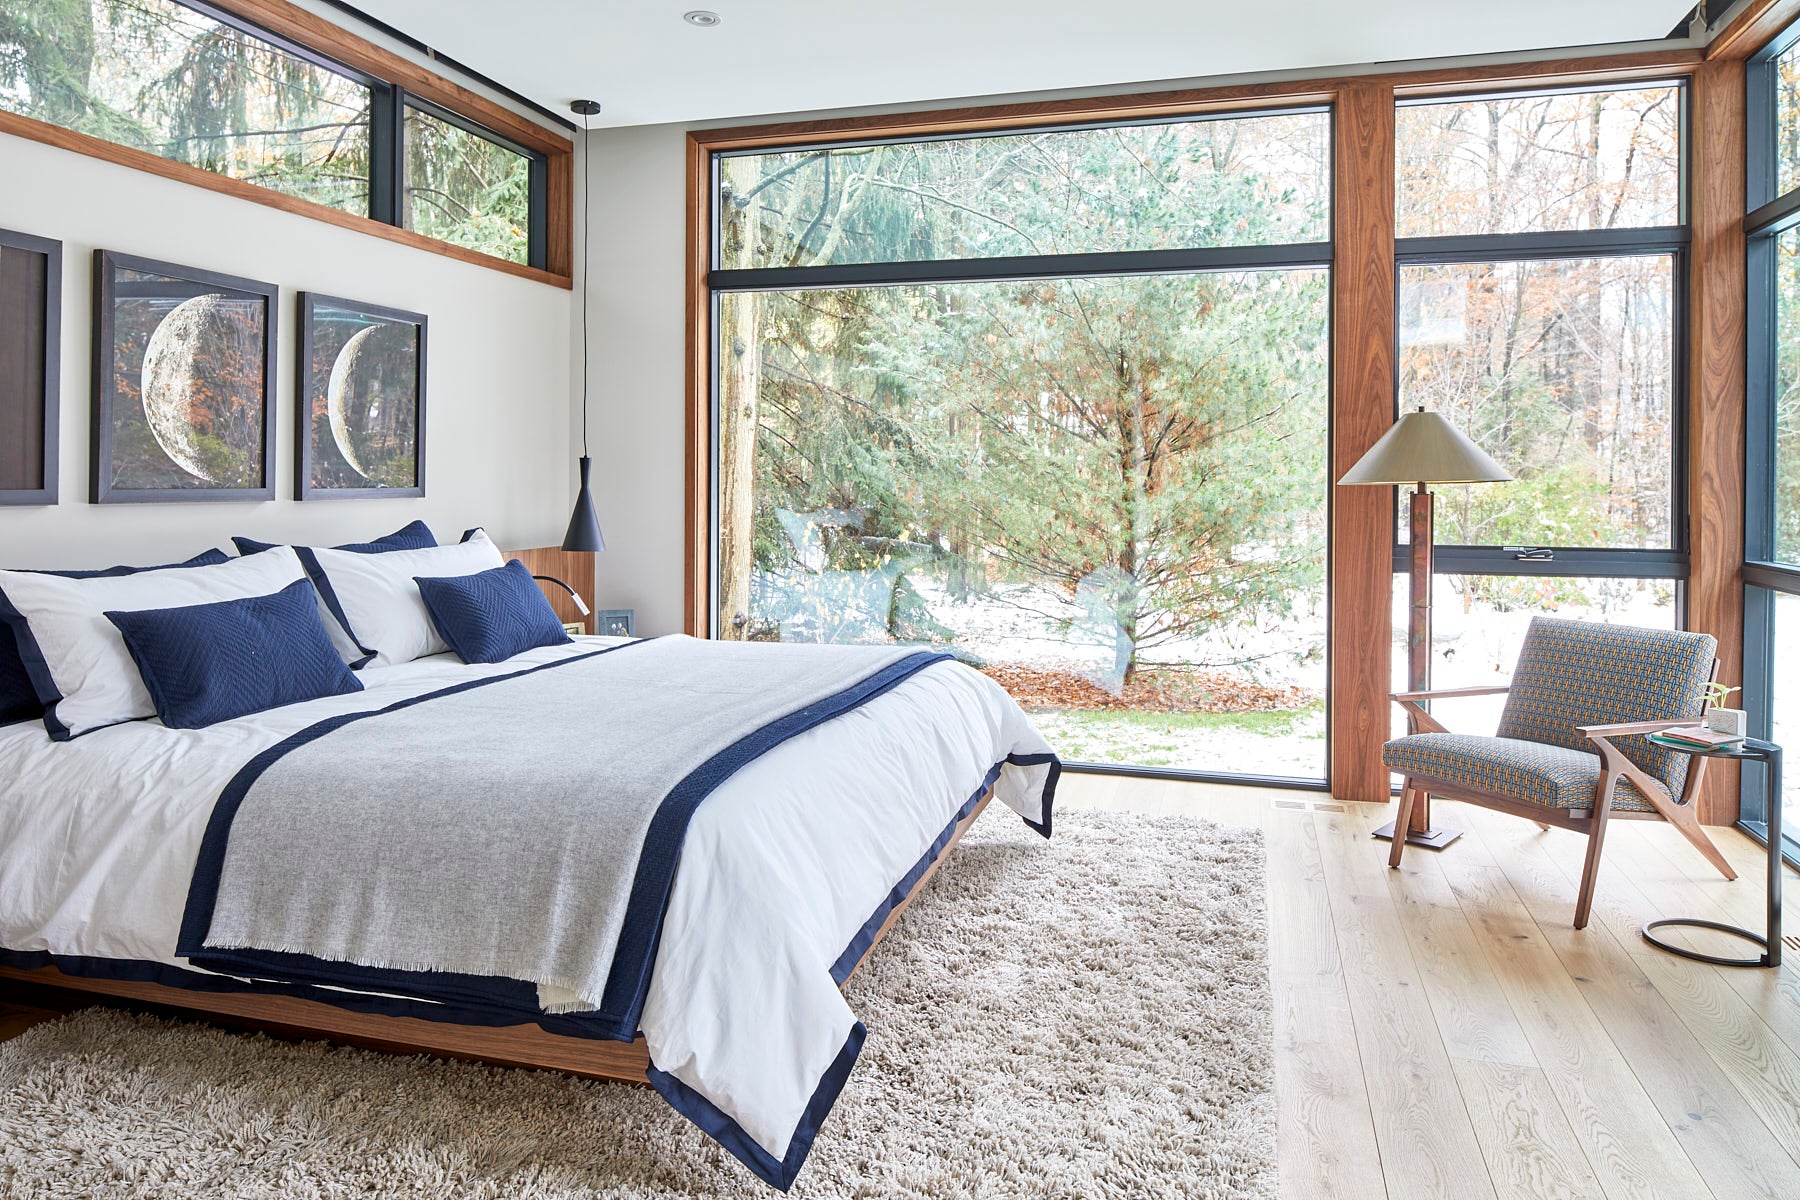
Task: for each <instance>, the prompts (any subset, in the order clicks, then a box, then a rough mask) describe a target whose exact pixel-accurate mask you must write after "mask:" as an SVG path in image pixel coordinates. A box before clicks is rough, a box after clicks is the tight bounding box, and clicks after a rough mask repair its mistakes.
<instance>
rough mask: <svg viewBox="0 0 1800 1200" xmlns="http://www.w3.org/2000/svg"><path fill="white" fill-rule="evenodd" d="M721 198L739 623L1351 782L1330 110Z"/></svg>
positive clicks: (1040, 147) (804, 162) (1195, 762)
mask: <svg viewBox="0 0 1800 1200" xmlns="http://www.w3.org/2000/svg"><path fill="white" fill-rule="evenodd" d="M713 178H714V188H715V194H714V201H715V202H714V205H713V211H714V213H715V214H716V221H715V226H714V229H713V240H714V245H713V252H712V258H713V261H712V264H711V266H712V270H711V271H710V273H709V282H710V286H711V289H712V296H713V327H712V328H713V333H714V344H713V349H712V353H713V359H714V366H715V374H714V405H715V413H714V418H715V419H714V422H713V430H714V445H713V453H714V456H715V458H714V480H715V489H714V505H713V508H714V511H713V514H712V528H713V535H714V552H715V557H714V562H713V572H712V595H711V598H710V599H711V605H710V608H711V631H712V633H713V634H714V635H715V636H719V637H725V638H744V639H759V640H770V641H774V640H781V641H808V642H863V643H868V642H911V643H921V644H929V645H935V646H941V647H944V648H946V649H949V650H951V651H952V652H954V653H956V654H957V655H959V656H960V657H962V658H964V659H965V660H966V661H968V662H970V663H972V664H974V665H976V666H977V667H979V668H980V669H981V670H983V671H985V672H986V673H988V674H989V675H990V676H992V677H993V678H994V679H995V680H997V681H998V682H999V683H1000V684H1001V685H1002V686H1004V687H1006V688H1007V689H1008V690H1009V691H1011V692H1012V693H1013V695H1015V696H1016V697H1018V698H1019V699H1020V701H1021V702H1022V703H1024V704H1025V705H1026V706H1027V707H1028V708H1030V709H1031V710H1032V711H1033V713H1034V716H1035V717H1036V719H1037V720H1038V723H1039V724H1040V726H1041V727H1042V728H1043V729H1044V730H1045V732H1046V734H1047V735H1048V736H1050V737H1051V738H1052V740H1053V741H1055V742H1056V744H1057V746H1058V748H1059V749H1060V750H1061V751H1062V752H1063V754H1064V756H1065V757H1066V758H1068V759H1071V760H1083V761H1087V762H1092V763H1098V764H1112V765H1129V766H1134V767H1144V768H1152V769H1165V770H1176V771H1193V772H1204V773H1213V774H1220V775H1247V776H1263V777H1276V778H1286V779H1305V780H1321V779H1323V778H1324V776H1325V769H1326V762H1325V754H1326V749H1325V747H1326V743H1325V736H1324V734H1325V707H1324V701H1325V688H1326V653H1325V649H1326V647H1325V642H1326V634H1327V616H1326V604H1325V562H1326V558H1325V555H1326V533H1327V529H1326V520H1327V503H1328V490H1329V479H1328V456H1329V429H1330V405H1329V368H1330V354H1329V340H1330V339H1329V328H1330V262H1331V245H1330V242H1331V213H1330V197H1331V116H1330V113H1329V111H1327V110H1324V109H1320V108H1302V109H1287V110H1281V111H1271V112H1258V113H1237V114H1231V115H1229V116H1216V117H1206V118H1190V119H1179V120H1156V121H1146V122H1139V123H1131V124H1108V125H1090V126H1077V127H1064V128H1056V129H1035V130H1029V131H1010V132H1001V133H994V134H984V135H975V136H968V135H965V136H956V137H944V138H931V139H909V140H893V141H879V142H869V143H861V144H853V145H847V144H832V145H819V146H799V147H787V148H783V149H780V150H778V151H772V152H771V151H756V152H749V153H724V154H718V155H716V156H715V157H714V159H713Z"/></svg>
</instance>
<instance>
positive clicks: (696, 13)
mask: <svg viewBox="0 0 1800 1200" xmlns="http://www.w3.org/2000/svg"><path fill="white" fill-rule="evenodd" d="M681 19H682V20H684V21H686V22H687V23H688V24H689V25H697V26H699V27H700V28H701V29H711V28H712V27H713V26H714V25H717V24H718V23H719V14H718V13H716V12H713V11H712V10H711V9H707V8H696V9H694V10H693V11H692V12H684V13H682V14H681Z"/></svg>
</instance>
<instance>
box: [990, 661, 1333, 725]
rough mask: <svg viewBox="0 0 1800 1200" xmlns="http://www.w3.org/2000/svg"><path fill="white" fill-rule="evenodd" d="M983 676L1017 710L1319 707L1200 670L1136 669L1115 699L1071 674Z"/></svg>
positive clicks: (993, 671)
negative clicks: (1003, 691)
mask: <svg viewBox="0 0 1800 1200" xmlns="http://www.w3.org/2000/svg"><path fill="white" fill-rule="evenodd" d="M981 672H982V674H984V675H986V676H987V677H988V678H990V679H992V680H993V681H994V682H995V683H998V684H999V685H1000V686H1001V687H1003V688H1005V689H1006V690H1007V692H1008V693H1010V694H1011V696H1012V698H1013V699H1015V700H1017V701H1018V702H1019V704H1020V706H1021V707H1023V708H1026V709H1033V708H1053V709H1070V708H1073V709H1086V710H1102V711H1109V712H1162V713H1236V712H1287V711H1291V710H1293V709H1296V708H1304V707H1306V706H1307V705H1309V704H1314V703H1316V702H1317V701H1318V698H1319V697H1318V694H1317V693H1315V692H1313V691H1310V690H1308V689H1307V688H1302V687H1270V686H1267V685H1264V684H1258V683H1251V682H1248V681H1246V680H1243V679H1237V678H1234V677H1233V676H1231V675H1228V674H1226V673H1225V672H1223V671H1208V670H1204V669H1200V668H1193V667H1188V668H1168V667H1163V668H1140V669H1139V670H1138V672H1137V674H1136V675H1135V676H1134V677H1133V678H1132V680H1131V682H1130V683H1128V684H1126V685H1125V688H1124V689H1123V691H1121V692H1119V693H1117V694H1114V693H1113V692H1112V691H1109V690H1108V689H1107V688H1105V687H1102V686H1101V685H1100V684H1098V683H1096V682H1095V681H1093V680H1092V679H1089V678H1087V677H1085V676H1083V675H1079V674H1077V673H1075V672H1073V671H1062V670H1044V669H1041V668H1037V667H1022V666H1016V665H1013V664H1010V663H989V664H988V665H986V666H984V667H982V668H981Z"/></svg>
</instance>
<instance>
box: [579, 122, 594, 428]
mask: <svg viewBox="0 0 1800 1200" xmlns="http://www.w3.org/2000/svg"><path fill="white" fill-rule="evenodd" d="M593 153H594V145H593V129H592V127H591V126H590V124H589V117H588V114H587V113H583V114H581V457H583V458H587V457H588V289H589V288H590V287H591V286H592V284H591V283H590V281H589V279H588V265H589V264H590V263H592V262H593V260H594V256H593V252H592V250H591V249H590V248H589V241H590V239H591V238H592V237H593V235H594V222H593V219H592V216H593V210H594V172H593V169H592V167H591V166H590V164H589V159H591V158H592V157H593Z"/></svg>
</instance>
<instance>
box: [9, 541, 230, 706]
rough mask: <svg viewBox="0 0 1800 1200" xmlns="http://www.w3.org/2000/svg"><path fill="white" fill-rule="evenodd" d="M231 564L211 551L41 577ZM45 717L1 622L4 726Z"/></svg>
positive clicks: (111, 574)
mask: <svg viewBox="0 0 1800 1200" xmlns="http://www.w3.org/2000/svg"><path fill="white" fill-rule="evenodd" d="M230 561H231V556H230V555H229V554H227V553H225V552H224V551H223V550H208V551H207V552H206V553H204V554H197V555H195V556H194V557H193V558H190V559H188V560H187V561H186V562H179V563H168V564H166V565H164V566H160V567H106V568H105V569H103V570H99V571H40V572H37V574H40V575H60V576H62V577H63V578H64V579H102V578H107V579H110V578H116V577H117V576H120V575H136V574H137V573H138V572H140V571H167V570H170V569H171V568H174V567H216V566H218V565H219V564H220V563H223V562H230ZM43 715H44V705H43V702H42V701H40V700H39V699H38V694H37V689H36V688H34V687H32V686H31V677H30V676H29V675H27V674H26V673H25V660H24V659H23V658H21V657H19V642H18V638H17V637H15V636H14V634H13V631H12V629H11V628H10V627H9V626H8V625H7V623H6V622H4V621H0V725H13V724H16V723H18V722H20V721H36V720H39V719H41V718H42V717H43Z"/></svg>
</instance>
